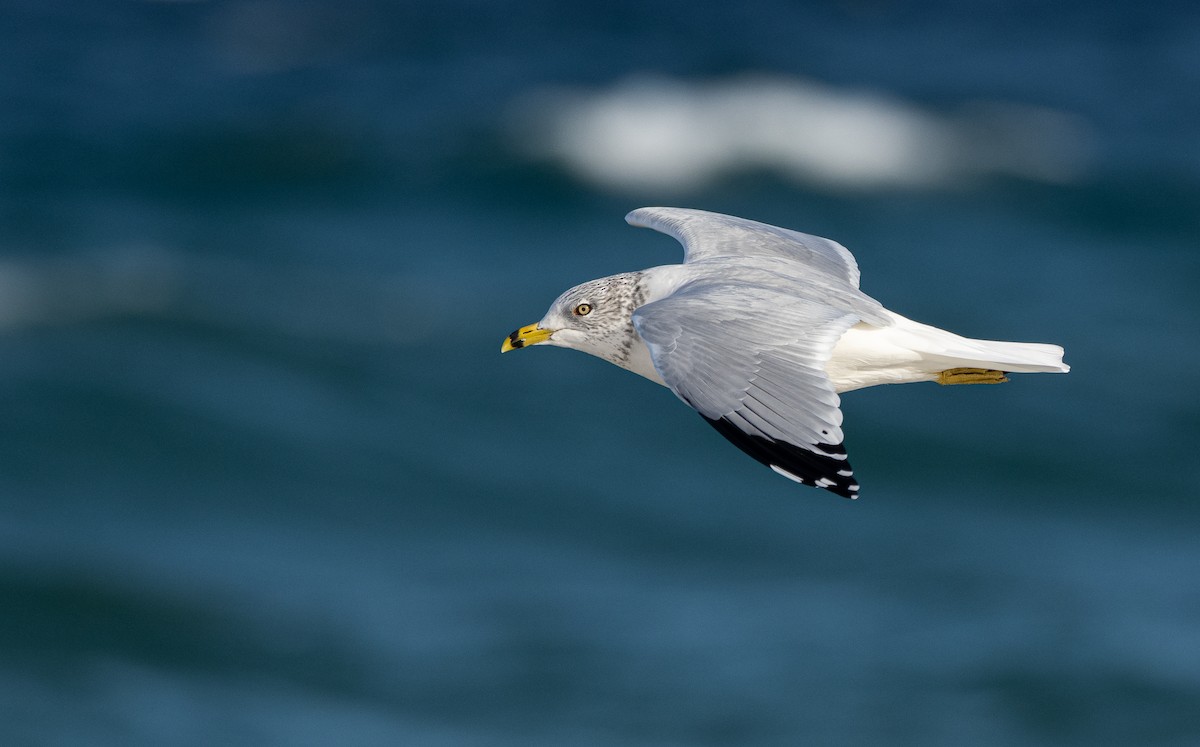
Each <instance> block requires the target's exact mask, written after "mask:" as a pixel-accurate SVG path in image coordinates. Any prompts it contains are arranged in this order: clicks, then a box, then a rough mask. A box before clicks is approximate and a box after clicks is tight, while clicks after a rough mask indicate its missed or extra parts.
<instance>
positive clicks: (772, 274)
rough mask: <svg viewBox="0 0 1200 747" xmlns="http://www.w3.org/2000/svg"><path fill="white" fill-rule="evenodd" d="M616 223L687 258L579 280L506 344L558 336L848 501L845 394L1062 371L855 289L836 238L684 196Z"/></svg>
mask: <svg viewBox="0 0 1200 747" xmlns="http://www.w3.org/2000/svg"><path fill="white" fill-rule="evenodd" d="M625 220H626V221H627V222H629V223H630V224H631V225H634V226H641V227H645V228H652V229H654V230H656V231H661V232H662V233H665V234H667V235H669V236H673V237H674V238H675V239H677V240H678V241H679V242H680V243H682V244H683V249H684V260H683V264H679V265H664V266H662V267H651V268H650V269H647V270H642V271H640V272H625V273H621V274H619V275H612V276H610V277H605V278H600V279H598V280H591V281H589V282H586V283H583V284H582V285H577V286H575V287H574V288H572V289H570V290H568V291H567V292H565V293H563V294H562V295H561V296H559V297H558V299H557V300H556V301H555V302H554V303H553V304H551V306H550V310H549V311H548V312H546V315H545V316H544V317H542V320H541V321H540V322H538V323H536V324H530V325H528V326H526V327H521V328H520V329H518V330H517V331H515V332H513V333H512V334H511V335H509V336H508V338H507V339H505V340H504V344H503V346H502V347H501V352H508V351H509V350H515V349H517V348H523V347H528V346H532V345H557V346H559V347H564V348H573V349H575V350H581V351H583V352H585V353H590V354H592V355H595V356H597V357H600V358H603V359H604V360H606V361H608V362H610V363H615V364H616V365H618V366H620V367H622V368H626V369H629V370H630V371H633V372H634V373H637V374H640V375H642V376H644V377H646V378H647V379H650V380H651V381H654V382H657V383H659V384H662V385H664V386H666V387H667V388H669V389H670V390H671V391H672V392H674V393H675V394H676V396H678V397H679V398H680V399H681V400H683V401H684V403H685V404H687V405H688V406H689V407H691V408H692V409H694V410H696V412H698V413H700V415H701V416H702V417H703V418H704V419H705V420H707V421H708V422H709V424H710V425H712V426H713V427H714V428H716V429H717V431H718V432H719V433H720V434H721V435H722V436H724V437H725V438H727V439H729V440H730V441H732V442H733V443H734V445H736V446H737V447H738V448H740V449H741V450H742V451H744V452H746V453H747V454H749V455H750V456H752V457H754V458H755V459H757V460H758V461H760V462H762V463H763V464H765V465H767V466H768V467H770V468H771V469H773V470H774V471H775V472H777V473H779V474H780V475H783V476H784V477H787V478H789V479H791V480H794V481H796V482H798V483H802V484H804V485H813V486H816V487H818V488H824V489H826V490H829V491H832V492H833V493H836V494H838V495H840V496H844V497H846V498H857V497H858V492H859V485H858V481H857V480H856V479H855V477H854V470H853V469H852V468H851V467H850V462H849V461H848V460H847V458H846V449H845V446H844V445H843V437H842V427H841V426H842V412H841V410H840V409H839V405H840V399H839V397H838V395H839V394H840V393H842V392H848V391H851V390H853V389H861V388H863V387H868V386H876V385H879V384H901V383H907V382H912V381H936V382H938V383H939V384H998V383H1001V382H1004V381H1007V380H1008V379H1007V377H1006V376H1005V374H1006V373H1066V372H1067V371H1069V370H1070V368H1069V367H1068V366H1067V365H1066V364H1065V363H1063V361H1062V356H1063V349H1062V348H1061V347H1059V346H1057V345H1045V344H1040V343H1020V342H996V341H993V340H975V339H970V338H966V337H960V336H958V335H956V334H953V333H952V332H947V331H945V330H942V329H938V328H936V327H930V326H928V325H925V324H921V323H920V322H914V321H912V320H911V319H906V318H905V317H903V316H900V315H899V314H896V313H895V312H892V311H888V310H887V309H885V308H884V307H883V306H882V305H881V304H880V303H879V302H878V301H876V300H875V299H873V298H871V297H870V296H868V295H867V294H865V293H863V292H862V291H860V290H859V289H858V279H859V272H858V265H857V263H855V261H854V257H853V255H851V254H850V252H849V250H847V249H846V248H845V247H844V246H842V245H841V244H839V243H837V242H835V241H830V240H829V239H823V238H821V237H819V236H810V235H808V234H804V233H799V232H797V231H790V230H788V229H785V228H777V227H775V226H770V225H767V224H765V223H757V222H755V221H751V220H746V219H744V218H736V217H733V216H730V215H721V214H719V213H709V212H705V211H703V210H690V209H684V208H658V207H648V208H640V209H638V210H634V211H633V212H631V213H630V214H629V215H627V216H625Z"/></svg>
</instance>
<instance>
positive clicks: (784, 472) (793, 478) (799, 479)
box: [771, 464, 807, 485]
mask: <svg viewBox="0 0 1200 747" xmlns="http://www.w3.org/2000/svg"><path fill="white" fill-rule="evenodd" d="M771 469H773V470H775V473H776V474H780V475H783V476H784V477H786V478H787V479H789V480H791V481H792V482H798V483H800V484H801V485H806V484H807V483H805V482H804V478H802V477H796V476H795V475H793V474H792V473H791V472H788V471H787V470H785V469H781V468H780V467H777V466H775V465H774V464H772V465H771Z"/></svg>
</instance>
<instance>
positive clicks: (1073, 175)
mask: <svg viewBox="0 0 1200 747" xmlns="http://www.w3.org/2000/svg"><path fill="white" fill-rule="evenodd" d="M508 122H509V132H510V135H511V136H512V137H513V138H514V139H515V142H516V146H517V148H518V149H519V150H520V151H521V152H522V153H524V154H526V155H527V156H529V157H532V158H536V159H548V160H552V161H555V162H557V163H560V164H562V165H564V166H565V167H566V168H567V169H568V170H569V171H570V172H571V173H572V174H574V175H575V176H576V177H578V178H579V179H582V180H584V181H586V182H589V183H592V184H595V185H598V186H600V187H604V188H608V189H615V190H634V191H649V190H655V191H659V190H671V191H690V190H695V189H698V188H701V187H704V186H706V185H708V184H710V183H712V182H714V181H717V180H719V179H720V178H722V177H724V176H727V175H729V174H732V173H737V172H743V171H748V170H767V171H771V172H775V173H777V174H779V175H780V176H782V177H784V178H786V179H788V180H791V181H794V182H797V183H800V184H803V185H806V186H810V187H816V188H823V189H830V190H874V189H913V188H937V187H945V186H950V185H954V184H959V183H963V182H965V181H970V180H977V179H979V178H981V177H984V178H986V177H995V176H1015V177H1019V178H1024V179H1030V180H1035V181H1040V182H1051V183H1065V182H1071V181H1075V180H1077V179H1078V178H1079V177H1080V176H1081V175H1082V174H1083V172H1084V170H1085V169H1086V167H1087V163H1088V160H1089V146H1088V143H1089V141H1090V140H1091V137H1092V136H1091V130H1090V128H1089V127H1088V126H1087V124H1086V123H1085V122H1083V121H1082V120H1081V119H1079V118H1078V117H1075V116H1073V115H1070V114H1067V113H1064V112H1061V111H1057V110H1052V109H1046V108H1039V107H1033V106H1027V105H1021V104H1014V103H1003V102H986V103H974V104H969V105H964V106H963V107H961V108H960V110H959V111H957V112H955V113H953V114H939V113H936V112H932V111H928V110H926V109H924V108H922V107H920V106H917V105H915V104H912V103H908V102H905V101H903V100H901V99H898V98H896V97H894V96H888V95H884V94H879V93H871V92H865V91H853V90H839V89H836V88H832V87H829V86H824V85H820V84H818V83H814V82H811V81H805V80H800V79H795V78H780V77H742V78H736V79H730V80H724V81H713V82H684V81H679V80H672V79H668V78H657V77H638V78H632V79H628V80H625V81H624V82H621V83H618V84H617V85H615V86H614V87H612V88H609V89H607V90H598V91H583V90H572V89H545V90H541V91H535V92H533V93H531V94H529V95H527V96H524V97H522V98H520V99H519V100H518V101H517V102H515V103H514V104H513V106H512V108H511V110H510V116H509V119H508Z"/></svg>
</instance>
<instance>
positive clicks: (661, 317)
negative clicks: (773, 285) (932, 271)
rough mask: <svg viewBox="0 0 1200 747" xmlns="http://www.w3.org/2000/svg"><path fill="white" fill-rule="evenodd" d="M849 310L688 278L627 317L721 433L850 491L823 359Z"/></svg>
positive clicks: (779, 465)
mask: <svg viewBox="0 0 1200 747" xmlns="http://www.w3.org/2000/svg"><path fill="white" fill-rule="evenodd" d="M857 321H858V317H857V316H855V315H854V314H851V313H847V312H846V311H844V310H839V309H836V308H833V307H830V306H827V305H824V304H821V303H818V302H815V301H812V300H808V299H803V298H796V297H794V296H789V295H787V294H784V293H782V292H779V291H775V290H771V289H769V288H762V287H758V286H746V285H740V284H719V283H709V284H695V285H692V286H690V287H685V288H683V289H681V290H679V291H677V292H676V293H674V294H672V295H671V296H668V297H667V298H664V299H661V300H659V301H654V302H652V303H649V304H646V305H645V306H643V307H641V308H640V309H638V310H637V311H636V312H635V313H634V315H633V323H634V326H635V327H636V329H637V331H638V334H639V335H641V337H642V339H643V340H644V341H645V342H646V345H647V347H649V349H650V355H651V358H652V359H653V361H654V366H655V368H656V369H657V370H658V373H659V375H661V376H662V378H663V380H664V381H665V382H666V383H667V386H669V387H670V388H671V391H673V392H675V394H676V395H677V396H678V397H679V398H680V399H682V400H683V401H684V402H686V403H687V404H688V405H690V406H691V407H692V408H694V409H695V410H696V411H697V412H699V413H700V415H702V416H703V417H704V419H705V420H707V421H708V422H709V424H711V425H712V426H713V427H714V428H716V429H717V431H718V432H720V433H721V435H723V436H725V437H726V438H727V439H729V440H730V441H732V442H733V443H734V444H735V445H736V446H737V447H738V448H740V449H741V450H742V451H744V452H746V453H747V454H749V455H750V456H752V457H754V458H755V459H757V460H758V461H760V462H762V463H763V464H765V465H767V466H769V467H771V468H772V469H773V470H775V471H776V472H778V473H780V474H782V475H783V476H785V477H788V478H791V479H792V480H795V481H796V482H799V483H803V484H805V485H814V486H816V487H820V488H825V489H826V490H830V491H832V492H834V493H837V494H838V495H841V496H844V497H846V498H857V497H858V489H859V486H858V482H857V481H856V480H855V479H854V471H853V469H851V467H850V463H849V462H848V461H847V459H846V450H845V448H844V447H843V446H842V428H841V424H842V412H841V410H840V409H839V404H840V400H839V399H838V395H837V393H836V392H835V391H834V389H833V384H832V383H830V381H829V378H828V376H827V375H826V374H825V362H826V361H827V360H828V359H829V355H830V353H831V351H832V350H833V346H834V345H835V344H836V343H837V341H838V339H839V338H840V337H841V336H842V333H843V332H845V331H846V330H847V329H849V328H850V327H851V326H852V325H854V324H855V322H857Z"/></svg>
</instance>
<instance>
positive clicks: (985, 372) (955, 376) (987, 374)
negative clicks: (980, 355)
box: [937, 368, 1008, 386]
mask: <svg viewBox="0 0 1200 747" xmlns="http://www.w3.org/2000/svg"><path fill="white" fill-rule="evenodd" d="M1006 381H1008V377H1007V376H1005V375H1004V372H1003V371H992V370H991V369H987V368H948V369H946V370H945V371H942V372H941V373H939V374H938V377H937V383H939V384H943V385H947V386H948V385H950V384H1003V383H1004V382H1006Z"/></svg>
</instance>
